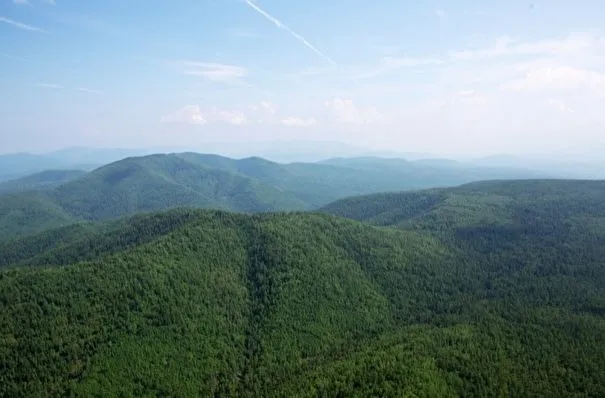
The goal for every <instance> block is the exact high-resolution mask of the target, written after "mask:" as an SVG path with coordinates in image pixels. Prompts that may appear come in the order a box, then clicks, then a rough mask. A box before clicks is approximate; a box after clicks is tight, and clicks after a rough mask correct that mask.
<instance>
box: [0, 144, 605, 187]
mask: <svg viewBox="0 0 605 398" xmlns="http://www.w3.org/2000/svg"><path fill="white" fill-rule="evenodd" d="M182 152H191V149H190V148H186V147H182V148H181V147H178V148H176V147H175V148H168V147H163V148H147V149H145V148H131V149H127V148H121V149H120V148H116V149H112V148H84V147H73V148H65V149H61V150H56V151H52V152H48V153H42V154H31V153H13V154H0V181H6V180H10V179H15V178H19V177H24V176H26V175H29V174H33V173H37V172H41V171H46V170H57V169H63V170H65V169H69V170H74V169H80V170H87V171H90V170H93V169H95V168H97V167H100V166H102V165H105V164H108V163H111V162H115V161H118V160H121V159H124V158H126V157H138V156H145V155H151V154H160V153H182ZM200 152H201V153H217V154H218V153H220V154H223V156H226V157H231V158H236V159H242V158H246V157H262V158H265V159H267V160H270V161H273V162H278V163H292V162H304V163H316V162H322V161H325V160H327V159H332V158H389V159H405V160H408V161H418V160H427V161H428V160H434V161H437V162H442V163H445V162H449V165H456V164H457V163H462V166H466V167H472V166H475V167H498V168H515V169H524V170H533V171H536V172H540V173H543V174H545V175H550V176H558V177H565V178H605V159H604V158H602V157H600V158H599V157H592V158H586V157H573V156H568V157H565V156H561V155H560V154H557V153H553V154H550V155H536V156H520V155H517V156H514V155H492V156H481V157H469V156H454V155H450V156H444V155H438V154H430V153H415V152H397V151H384V150H383V151H376V150H370V149H367V148H362V147H356V146H352V145H347V144H343V143H339V142H319V141H292V142H279V141H277V142H271V143H251V144H250V145H248V146H247V147H246V148H245V149H244V148H241V147H240V146H238V147H233V148H231V149H229V147H228V146H225V145H206V146H205V148H204V149H203V150H202V151H200Z"/></svg>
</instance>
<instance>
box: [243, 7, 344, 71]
mask: <svg viewBox="0 0 605 398" xmlns="http://www.w3.org/2000/svg"><path fill="white" fill-rule="evenodd" d="M243 2H244V3H246V4H247V5H248V6H250V7H251V8H252V9H253V10H254V11H256V12H258V13H259V14H260V15H262V16H263V17H265V18H267V19H268V20H269V21H271V22H273V23H274V24H275V25H276V26H277V27H278V28H280V29H283V30H285V31H286V32H288V33H290V34H291V35H292V36H294V38H295V39H297V40H298V41H300V42H301V43H302V44H304V45H305V46H307V47H308V48H310V49H311V50H312V51H313V52H314V53H315V54H317V55H319V56H320V57H322V58H323V59H325V60H326V61H328V62H329V63H331V64H332V65H335V66H337V65H338V64H337V63H336V62H334V60H333V59H332V58H330V57H328V56H327V55H326V54H324V53H322V52H321V51H319V50H318V49H317V48H316V47H315V46H314V45H313V44H311V43H309V42H308V41H307V39H305V38H304V37H302V36H301V35H299V34H298V33H296V32H295V31H293V30H292V29H290V28H288V27H287V26H286V25H284V24H283V23H281V21H280V20H279V19H277V18H275V17H274V16H272V15H271V14H269V13H268V12H266V11H265V10H263V9H262V8H260V7H259V6H257V5H256V4H254V3H253V2H252V0H243Z"/></svg>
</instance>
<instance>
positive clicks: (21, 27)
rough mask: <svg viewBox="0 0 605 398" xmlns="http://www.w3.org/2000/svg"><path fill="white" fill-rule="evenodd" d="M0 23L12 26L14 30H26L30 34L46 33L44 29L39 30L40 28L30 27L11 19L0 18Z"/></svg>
mask: <svg viewBox="0 0 605 398" xmlns="http://www.w3.org/2000/svg"><path fill="white" fill-rule="evenodd" d="M0 22H4V23H5V24H8V25H11V26H14V27H15V28H18V29H22V30H28V31H30V32H40V33H46V31H45V30H44V29H41V28H38V27H35V26H31V25H27V24H24V23H22V22H19V21H15V20H13V19H10V18H6V17H0Z"/></svg>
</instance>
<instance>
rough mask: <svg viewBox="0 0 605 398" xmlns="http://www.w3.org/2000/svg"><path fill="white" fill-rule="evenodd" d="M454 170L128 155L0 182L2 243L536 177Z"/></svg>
mask: <svg viewBox="0 0 605 398" xmlns="http://www.w3.org/2000/svg"><path fill="white" fill-rule="evenodd" d="M0 163H1V162H0ZM449 166H451V165H447V166H446V165H441V164H431V163H429V164H426V163H417V162H408V161H406V160H403V159H396V160H392V161H386V160H385V159H380V158H351V159H347V161H346V162H344V161H343V160H342V159H340V160H338V159H334V160H332V161H326V162H322V163H289V164H282V163H275V162H271V161H269V160H266V159H263V158H259V157H250V158H244V159H232V158H228V157H223V156H218V155H211V154H199V153H172V154H156V155H149V156H141V157H129V158H125V159H122V160H119V161H116V162H113V163H110V164H106V165H104V166H102V167H99V168H96V169H94V170H93V171H91V172H83V171H69V170H63V171H61V170H50V171H43V172H40V173H36V174H33V175H28V176H25V177H22V178H18V179H15V180H11V181H6V182H0V238H1V237H2V236H11V237H12V236H15V235H19V236H29V235H32V234H36V233H38V232H42V231H44V230H46V229H48V228H50V227H62V226H67V225H70V224H74V223H80V222H86V221H106V220H115V219H117V218H120V217H125V216H131V215H135V214H138V213H141V212H153V211H159V210H168V209H173V208H178V207H190V208H206V209H222V210H227V211H235V212H244V213H257V212H276V211H303V210H304V211H311V210H314V209H317V208H318V207H320V206H324V205H327V204H328V203H330V202H332V201H335V200H337V199H342V198H344V197H348V196H354V195H363V194H371V193H377V192H387V191H400V190H404V189H419V188H428V187H433V186H455V185H458V184H461V183H464V182H470V181H475V180H480V179H493V178H528V177H530V176H533V175H535V174H537V172H534V171H531V170H515V169H499V168H489V167H476V166H472V165H464V164H460V165H458V166H457V167H449Z"/></svg>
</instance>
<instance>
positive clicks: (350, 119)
mask: <svg viewBox="0 0 605 398" xmlns="http://www.w3.org/2000/svg"><path fill="white" fill-rule="evenodd" d="M325 105H326V107H327V108H328V109H329V110H330V111H331V112H332V114H333V115H334V117H335V118H336V120H337V121H339V122H341V123H345V124H369V123H376V122H384V121H385V116H384V115H382V114H381V113H380V112H378V110H377V109H376V108H374V107H358V106H357V105H355V103H354V102H353V100H351V99H344V98H332V99H330V100H328V101H326V102H325Z"/></svg>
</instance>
